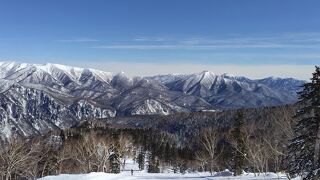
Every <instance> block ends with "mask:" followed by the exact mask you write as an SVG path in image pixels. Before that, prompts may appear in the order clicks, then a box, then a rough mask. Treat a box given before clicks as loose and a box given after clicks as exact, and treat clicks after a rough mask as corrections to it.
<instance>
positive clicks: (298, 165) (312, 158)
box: [288, 66, 320, 180]
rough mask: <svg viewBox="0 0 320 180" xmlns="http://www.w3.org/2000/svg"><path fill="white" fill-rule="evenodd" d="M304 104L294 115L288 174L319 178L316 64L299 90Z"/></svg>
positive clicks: (318, 75)
mask: <svg viewBox="0 0 320 180" xmlns="http://www.w3.org/2000/svg"><path fill="white" fill-rule="evenodd" d="M299 96H300V100H301V103H302V104H303V105H304V107H303V108H302V109H300V110H299V111H298V112H297V114H296V117H298V118H300V120H299V122H298V123H297V124H296V126H295V128H294V132H295V137H294V138H293V139H292V141H291V143H290V144H289V147H288V159H289V161H290V162H289V171H290V174H292V175H296V174H300V175H302V176H303V178H304V179H313V180H316V179H317V180H319V179H320V171H319V168H320V166H319V162H320V161H319V154H320V68H319V67H317V66H316V71H315V72H314V73H313V77H312V78H311V82H308V83H305V84H304V85H303V90H302V91H301V92H299Z"/></svg>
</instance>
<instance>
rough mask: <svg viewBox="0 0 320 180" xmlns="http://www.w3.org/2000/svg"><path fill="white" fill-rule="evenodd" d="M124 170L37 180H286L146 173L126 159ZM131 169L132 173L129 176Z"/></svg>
mask: <svg viewBox="0 0 320 180" xmlns="http://www.w3.org/2000/svg"><path fill="white" fill-rule="evenodd" d="M126 162H127V163H126V165H125V168H124V170H122V172H121V173H120V174H111V173H103V172H92V173H89V174H61V175H58V176H46V177H44V178H40V179H39V180H117V179H119V180H166V179H170V180H176V179H188V180H227V179H230V180H236V179H240V180H272V179H277V180H287V177H286V175H285V174H283V173H277V174H276V173H261V174H253V173H245V172H244V174H243V175H241V176H233V175H232V172H230V171H229V170H227V169H226V170H224V171H222V172H215V173H213V174H212V175H211V174H210V173H209V172H189V173H185V174H180V173H177V174H175V173H173V172H170V170H169V169H166V170H165V169H163V170H162V171H163V172H165V173H147V172H146V170H143V171H139V168H138V164H137V163H136V162H134V161H133V160H132V159H127V161H126ZM131 169H132V170H133V171H134V173H133V175H131ZM292 180H301V178H293V179H292Z"/></svg>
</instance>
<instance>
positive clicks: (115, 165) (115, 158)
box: [109, 146, 120, 173]
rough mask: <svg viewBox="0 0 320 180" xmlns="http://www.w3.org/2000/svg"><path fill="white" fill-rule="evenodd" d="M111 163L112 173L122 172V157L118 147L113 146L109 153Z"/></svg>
mask: <svg viewBox="0 0 320 180" xmlns="http://www.w3.org/2000/svg"><path fill="white" fill-rule="evenodd" d="M109 165H110V172H111V173H120V158H119V153H118V148H117V147H116V146H113V148H112V149H111V151H110V155H109Z"/></svg>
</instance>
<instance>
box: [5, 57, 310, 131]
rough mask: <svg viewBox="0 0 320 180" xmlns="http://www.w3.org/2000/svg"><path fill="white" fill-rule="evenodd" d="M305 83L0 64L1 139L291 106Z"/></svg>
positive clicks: (205, 74)
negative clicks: (149, 117) (93, 123)
mask: <svg viewBox="0 0 320 180" xmlns="http://www.w3.org/2000/svg"><path fill="white" fill-rule="evenodd" d="M303 83H304V81H301V80H296V79H292V78H287V79H281V78H274V77H270V78H265V79H260V80H251V79H248V78H245V77H235V76H232V75H229V74H223V75H216V74H214V73H212V72H208V71H203V72H201V73H196V74H189V75H159V76H153V77H134V78H130V77H127V76H126V75H125V74H124V73H109V72H104V71H99V70H95V69H85V68H76V67H70V66H64V65H58V64H43V65H37V64H26V63H17V62H1V63H0V112H1V113H0V135H2V136H3V137H10V136H11V135H12V134H13V133H15V134H21V135H33V134H38V133H42V132H45V131H48V130H50V129H60V128H66V127H70V126H73V125H75V124H76V123H78V122H79V121H81V120H83V119H90V118H106V117H114V116H117V115H136V114H163V115H166V114H170V113H174V112H191V111H202V110H220V109H232V108H247V107H261V106H273V105H281V104H288V103H294V102H296V101H297V95H296V91H297V90H299V88H300V87H299V86H301V85H302V84H303Z"/></svg>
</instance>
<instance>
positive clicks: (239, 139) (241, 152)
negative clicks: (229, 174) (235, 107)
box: [232, 110, 247, 176]
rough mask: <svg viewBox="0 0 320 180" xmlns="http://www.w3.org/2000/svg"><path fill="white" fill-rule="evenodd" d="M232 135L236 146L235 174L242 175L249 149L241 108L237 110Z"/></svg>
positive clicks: (234, 156)
mask: <svg viewBox="0 0 320 180" xmlns="http://www.w3.org/2000/svg"><path fill="white" fill-rule="evenodd" d="M232 136H233V139H234V141H235V147H234V152H233V169H234V175H235V176H237V175H241V174H242V171H243V169H244V167H245V164H246V157H245V156H246V154H247V152H246V151H247V149H246V145H245V142H244V134H243V112H241V111H240V110H239V111H238V112H237V118H236V119H235V123H234V129H233V131H232Z"/></svg>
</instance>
